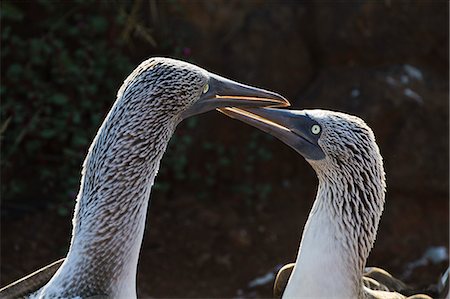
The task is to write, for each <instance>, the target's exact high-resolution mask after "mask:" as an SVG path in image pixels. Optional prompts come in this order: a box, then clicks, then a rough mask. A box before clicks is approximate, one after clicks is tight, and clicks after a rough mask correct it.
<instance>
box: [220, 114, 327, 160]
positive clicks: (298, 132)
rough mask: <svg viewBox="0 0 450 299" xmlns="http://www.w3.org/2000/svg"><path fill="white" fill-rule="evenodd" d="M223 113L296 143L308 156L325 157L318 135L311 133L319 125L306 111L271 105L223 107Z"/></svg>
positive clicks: (290, 142) (292, 145) (295, 146)
mask: <svg viewBox="0 0 450 299" xmlns="http://www.w3.org/2000/svg"><path fill="white" fill-rule="evenodd" d="M217 110H218V111H220V112H222V113H223V114H225V115H227V116H229V117H231V118H235V119H238V120H240V121H242V122H245V123H247V124H249V125H251V126H253V127H255V128H258V129H260V130H261V131H264V132H266V133H268V134H270V135H272V136H274V137H276V138H278V139H279V140H281V141H283V142H284V143H285V144H287V145H289V146H290V147H292V148H293V149H294V150H295V151H297V152H298V153H299V154H301V155H302V156H303V157H305V158H306V159H310V160H320V159H323V158H324V157H325V154H324V152H323V151H322V149H321V147H320V146H319V144H318V138H319V136H318V135H314V134H312V133H311V128H312V126H314V125H316V124H317V122H315V121H314V120H313V119H311V117H309V116H308V115H307V114H306V113H305V111H299V110H286V109H271V108H236V107H231V108H229V107H225V108H219V109H217Z"/></svg>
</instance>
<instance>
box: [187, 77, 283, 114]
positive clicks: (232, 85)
mask: <svg viewBox="0 0 450 299" xmlns="http://www.w3.org/2000/svg"><path fill="white" fill-rule="evenodd" d="M209 77H210V78H209V82H208V85H207V90H205V91H204V93H203V94H202V96H201V97H200V99H199V100H198V101H197V102H196V103H195V104H193V105H192V106H191V107H190V108H189V109H188V110H187V111H185V112H184V113H183V115H182V117H183V119H184V118H187V117H189V116H192V115H196V114H200V113H203V112H206V111H210V110H214V109H216V108H222V107H246V108H252V107H287V106H290V105H291V104H290V103H289V101H288V100H287V99H286V98H284V97H283V96H282V95H279V94H277V93H275V92H271V91H268V90H264V89H260V88H257V87H253V86H248V85H245V84H241V83H238V82H235V81H232V80H229V79H226V78H223V77H221V76H218V75H215V74H211V73H210V74H209Z"/></svg>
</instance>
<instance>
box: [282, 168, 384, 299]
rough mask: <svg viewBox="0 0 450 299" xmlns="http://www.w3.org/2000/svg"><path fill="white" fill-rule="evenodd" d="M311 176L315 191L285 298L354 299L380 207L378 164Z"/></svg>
mask: <svg viewBox="0 0 450 299" xmlns="http://www.w3.org/2000/svg"><path fill="white" fill-rule="evenodd" d="M322 169H323V168H322ZM316 172H317V174H318V177H319V187H318V192H317V196H316V200H315V202H314V204H313V207H312V209H311V212H310V214H309V217H308V220H307V223H306V225H305V228H304V231H303V236H302V241H301V244H300V248H299V252H298V255H297V261H296V265H295V267H294V270H293V273H292V276H291V278H290V280H289V283H288V285H287V288H286V291H285V293H284V294H285V297H286V298H290V297H311V298H321V297H323V298H325V297H338V298H360V297H361V294H362V273H363V270H364V266H365V263H366V260H367V257H368V255H369V253H370V250H371V248H372V246H373V243H374V241H375V238H376V232H377V229H378V223H379V220H380V217H381V213H382V210H383V204H384V172H383V169H382V164H381V167H378V166H377V167H375V169H370V170H369V169H366V170H364V169H358V170H357V171H352V170H349V169H345V170H344V169H340V170H338V169H336V171H333V173H330V172H327V173H322V172H321V171H317V168H316Z"/></svg>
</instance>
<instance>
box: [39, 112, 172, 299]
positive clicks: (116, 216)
mask: <svg viewBox="0 0 450 299" xmlns="http://www.w3.org/2000/svg"><path fill="white" fill-rule="evenodd" d="M134 112H136V113H139V109H135V110H134ZM136 113H133V110H131V109H130V108H129V107H126V106H125V107H124V105H119V104H118V105H116V106H115V107H113V109H112V111H111V112H110V113H109V114H108V116H107V118H106V120H105V121H104V123H103V125H102V127H101V128H100V130H99V132H98V134H97V136H96V137H95V139H94V142H93V143H92V145H91V147H90V149H89V153H88V155H87V157H86V160H85V163H84V167H83V174H82V180H81V186H80V191H79V194H78V198H77V205H76V207H75V213H74V218H73V235H72V241H71V246H70V249H69V253H68V255H67V258H66V260H65V262H64V264H63V265H62V266H61V268H60V269H59V270H58V272H57V273H56V274H55V276H54V277H53V278H52V280H51V281H50V282H49V283H48V284H47V286H46V287H45V288H44V290H43V292H44V293H45V294H46V295H47V294H49V295H51V294H52V293H54V294H58V295H59V296H64V297H71V296H75V295H78V296H93V295H108V296H110V297H112V298H134V297H136V268H137V263H138V257H139V251H140V247H141V243H142V238H143V233H144V227H145V218H146V212H147V206H148V201H149V195H150V190H151V186H152V184H153V181H154V179H155V176H156V174H157V171H158V168H159V163H160V160H161V158H162V156H163V153H164V151H165V149H166V147H167V144H168V142H169V139H170V137H171V135H172V133H173V131H174V129H175V125H174V124H173V123H172V122H171V121H170V119H166V118H165V116H164V113H161V114H160V115H158V113H159V112H158V111H155V112H154V113H151V114H152V115H151V116H149V117H148V120H150V121H147V122H143V121H142V117H139V115H137V114H136ZM140 118H141V119H140ZM134 120H135V121H134Z"/></svg>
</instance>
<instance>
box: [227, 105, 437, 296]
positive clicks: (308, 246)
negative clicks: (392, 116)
mask: <svg viewBox="0 0 450 299" xmlns="http://www.w3.org/2000/svg"><path fill="white" fill-rule="evenodd" d="M219 111H221V112H223V113H224V114H226V115H228V116H230V117H232V118H236V119H238V120H241V121H243V122H245V123H248V124H250V125H252V126H254V127H256V128H258V129H260V130H262V131H264V132H266V133H269V134H271V135H273V136H275V137H276V138H278V139H280V140H281V141H283V142H284V143H285V144H287V145H289V146H290V147H291V148H293V149H294V150H295V151H297V152H298V153H299V154H300V155H302V156H303V157H304V158H305V159H306V161H307V162H308V163H309V164H310V165H311V166H312V167H313V169H314V170H315V172H316V174H317V177H318V179H319V185H318V190H317V195H316V199H315V201H314V204H313V207H312V209H311V211H310V214H309V217H308V220H307V222H306V225H305V228H304V230H303V235H302V238H301V242H300V248H299V250H298V253H297V260H296V262H295V265H294V266H293V268H292V274H290V277H289V279H288V282H287V286H286V288H285V290H284V293H283V296H282V297H283V298H346V299H348V298H380V299H381V298H386V299H387V298H405V296H403V295H402V294H400V293H398V292H391V291H389V289H388V288H386V287H383V286H381V285H380V284H379V283H378V282H377V281H376V280H375V279H372V278H370V279H371V281H369V282H367V279H368V278H367V277H366V279H363V273H364V267H365V264H366V260H367V257H368V256H369V253H370V251H371V249H372V247H373V244H374V242H375V238H376V234H377V230H378V224H379V221H380V218H381V214H382V212H383V206H384V199H385V190H386V183H385V173H384V168H383V159H382V157H381V154H380V151H379V149H378V145H377V143H376V142H375V136H374V134H373V132H372V130H371V129H370V128H369V126H367V125H366V124H365V123H364V121H363V120H361V119H360V118H358V117H356V116H351V115H348V114H344V113H340V112H333V111H326V110H302V111H298V110H285V109H271V108H267V109H266V108H251V109H240V108H223V109H219ZM365 280H366V281H365ZM371 287H373V288H371ZM411 298H413V297H411ZM414 298H430V297H428V296H426V295H415V296H414Z"/></svg>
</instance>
